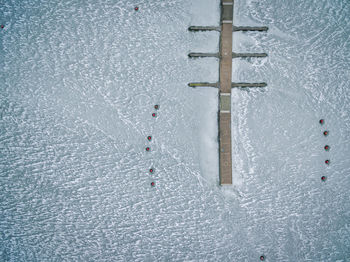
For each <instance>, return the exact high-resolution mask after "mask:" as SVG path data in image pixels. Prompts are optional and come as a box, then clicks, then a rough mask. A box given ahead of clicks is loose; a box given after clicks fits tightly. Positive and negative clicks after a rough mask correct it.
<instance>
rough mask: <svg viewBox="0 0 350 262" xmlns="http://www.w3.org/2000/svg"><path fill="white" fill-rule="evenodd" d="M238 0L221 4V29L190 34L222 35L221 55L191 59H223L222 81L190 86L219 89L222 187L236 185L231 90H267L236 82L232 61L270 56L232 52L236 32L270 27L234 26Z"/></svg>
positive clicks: (201, 28) (195, 28)
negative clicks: (232, 139) (214, 32)
mask: <svg viewBox="0 0 350 262" xmlns="http://www.w3.org/2000/svg"><path fill="white" fill-rule="evenodd" d="M233 5H234V0H222V1H221V17H220V26H190V27H189V28H188V30H189V31H218V32H220V49H219V53H190V54H189V55H188V56H189V57H190V58H199V57H215V58H218V59H219V60H220V66H219V82H218V83H209V82H198V83H189V84H188V85H189V86H190V87H193V88H196V87H216V88H219V112H218V122H219V136H218V138H219V162H220V163H219V176H220V185H229V184H232V142H231V88H234V87H241V88H250V87H265V86H266V83H264V82H262V83H232V59H233V58H246V57H266V56H267V54H266V53H234V52H232V32H236V31H267V30H268V28H267V27H266V26H263V27H258V26H254V27H250V26H234V25H233Z"/></svg>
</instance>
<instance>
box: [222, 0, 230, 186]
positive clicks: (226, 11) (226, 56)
mask: <svg viewBox="0 0 350 262" xmlns="http://www.w3.org/2000/svg"><path fill="white" fill-rule="evenodd" d="M221 5H222V6H221V18H220V20H221V30H220V56H219V57H220V79H219V88H220V91H219V99H220V106H219V162H220V163H219V168H220V171H219V174H220V184H221V185H225V184H232V159H231V150H232V149H231V85H232V81H231V80H232V79H231V78H232V22H233V0H223V1H222V3H221Z"/></svg>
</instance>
